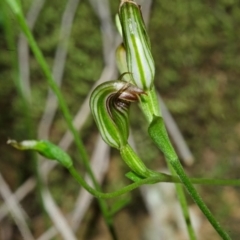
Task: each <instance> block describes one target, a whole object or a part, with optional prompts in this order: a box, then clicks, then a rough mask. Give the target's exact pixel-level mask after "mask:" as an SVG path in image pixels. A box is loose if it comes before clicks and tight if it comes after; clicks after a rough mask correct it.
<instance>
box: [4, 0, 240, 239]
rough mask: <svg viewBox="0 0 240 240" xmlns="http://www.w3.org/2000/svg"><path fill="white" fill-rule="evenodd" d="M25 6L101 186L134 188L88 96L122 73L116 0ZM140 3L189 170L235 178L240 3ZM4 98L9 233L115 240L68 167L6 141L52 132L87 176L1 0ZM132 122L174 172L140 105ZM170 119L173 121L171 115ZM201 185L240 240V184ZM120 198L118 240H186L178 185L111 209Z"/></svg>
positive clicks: (204, 230) (33, 1) (197, 215)
mask: <svg viewBox="0 0 240 240" xmlns="http://www.w3.org/2000/svg"><path fill="white" fill-rule="evenodd" d="M21 2H22V7H23V11H24V14H25V16H26V19H27V21H28V24H29V26H30V28H31V29H32V32H33V35H34V37H35V39H36V41H37V43H38V45H39V47H40V49H41V50H42V52H43V55H44V57H45V58H46V61H47V63H48V65H49V67H50V69H51V71H52V74H53V76H54V79H55V80H56V81H57V82H58V85H59V86H60V88H61V91H62V94H63V96H64V98H65V100H66V102H67V105H68V106H69V109H70V111H71V114H72V116H73V118H74V123H75V125H76V127H77V129H78V130H79V134H80V135H81V137H82V139H83V142H84V144H85V147H86V150H87V152H88V154H89V156H90V157H91V159H92V160H91V163H92V166H93V169H95V171H96V176H97V178H98V180H99V182H100V183H101V185H102V189H103V191H105V192H110V191H114V190H117V189H118V188H121V187H123V186H125V185H127V184H129V183H130V181H129V180H127V179H126V178H125V177H124V174H125V173H126V172H127V171H128V169H127V167H126V166H125V165H124V163H123V162H122V161H121V159H120V157H119V155H118V152H117V151H115V150H112V149H111V150H110V149H109V148H108V147H107V146H106V145H105V144H104V143H102V142H101V139H100V138H99V136H98V130H97V128H96V125H95V123H94V122H93V119H92V117H91V115H90V114H89V107H88V94H89V93H90V92H91V91H92V89H93V86H94V84H99V83H101V82H103V81H107V80H113V79H117V77H118V72H117V69H116V66H115V62H114V61H115V60H114V57H115V49H116V47H117V46H118V44H119V43H120V42H121V38H120V36H119V35H118V33H117V30H116V28H115V25H114V18H115V14H116V13H117V11H118V4H119V1H112V0H111V1H110V0H109V1H108V0H89V1H87V0H68V1H66V0H61V1H55V0H52V1H44V0H25V1H21ZM137 2H138V3H139V4H142V9H143V16H144V18H145V20H146V24H147V26H148V30H149V36H150V40H151V43H152V52H153V57H154V59H155V65H156V78H155V83H156V88H157V90H158V92H159V93H160V94H161V98H162V99H163V101H164V103H165V105H166V106H167V109H168V110H169V112H170V113H171V114H170V117H171V116H172V117H173V119H174V121H175V123H176V124H177V126H178V128H179V130H180V132H181V134H182V137H183V138H184V140H183V139H181V140H180V141H181V146H180V147H179V142H178V141H179V138H176V134H175V132H174V131H173V133H172V134H171V136H172V139H173V142H174V145H175V146H176V147H177V149H178V153H179V154H180V157H181V160H182V162H183V165H184V167H185V169H186V171H187V173H188V175H189V176H192V177H205V178H221V179H237V178H238V176H239V169H240V145H239V141H240V94H239V91H240V81H239V79H240V31H238V28H239V25H240V8H239V7H240V6H239V5H240V4H239V2H238V1H236V0H218V1H215V0H211V1H210V0H209V1H199V0H192V1H188V0H182V1H177V0H172V1H167V0H155V1H150V0H148V1H146V0H145V1H144V0H142V1H140V0H139V1H137ZM18 79H20V81H18ZM0 96H1V98H0V112H1V114H0V124H1V128H0V134H1V138H0V150H1V151H0V152H1V159H0V204H1V205H0V239H3V240H9V239H14V240H18V239H40V240H43V239H98V240H100V239H111V236H110V234H109V232H108V229H107V227H106V224H105V223H104V220H103V217H102V214H101V212H100V210H99V207H98V203H97V201H96V200H95V199H94V198H92V197H91V195H89V194H87V193H86V192H85V191H83V190H82V189H81V188H80V186H79V185H78V184H77V183H76V181H75V180H74V179H72V177H71V176H70V175H69V173H68V172H67V171H66V170H65V169H63V168H62V167H61V166H58V165H57V166H56V167H55V163H54V162H49V161H45V160H44V159H42V158H40V157H39V156H38V155H35V154H34V153H31V152H20V151H17V150H15V149H13V148H11V147H10V146H8V145H7V144H6V141H7V139H8V138H13V139H16V140H19V141H20V140H24V139H29V138H34V139H36V138H38V139H49V140H51V141H52V142H54V143H55V144H59V145H60V146H61V147H62V148H63V149H65V150H67V151H68V153H69V154H70V155H71V156H72V158H73V159H74V161H75V165H76V167H77V169H78V170H79V172H80V173H81V174H83V176H84V167H83V165H82V163H81V162H80V161H79V159H80V156H79V153H78V151H77V149H76V145H75V144H74V143H73V141H72V137H71V134H69V133H68V132H67V125H66V123H65V120H64V117H63V115H62V113H61V111H60V109H59V108H58V107H57V104H56V100H55V98H54V95H53V94H52V93H51V92H50V91H49V89H48V85H47V82H46V79H45V76H44V75H43V73H42V70H41V68H40V67H39V64H38V63H37V61H36V59H35V57H34V56H33V54H32V52H31V50H29V47H28V45H27V43H26V40H25V38H24V37H23V35H22V34H21V31H20V28H19V26H18V23H17V21H16V19H15V17H14V15H13V13H12V12H11V10H10V9H9V8H8V7H7V6H5V4H3V3H1V5H0ZM130 118H131V129H132V136H133V137H132V139H133V141H134V144H135V146H136V149H137V151H138V153H139V156H140V157H141V158H142V159H143V160H144V162H145V163H146V165H147V166H149V167H150V168H152V169H163V170H165V169H166V164H165V160H164V158H163V156H162V154H161V153H160V152H159V151H158V150H157V149H156V148H155V146H154V145H153V144H152V142H151V141H150V139H149V137H148V136H147V124H146V120H145V119H144V117H143V116H142V114H141V113H140V110H139V108H138V106H137V105H136V106H132V108H131V113H130ZM165 120H166V121H167V122H168V121H171V120H172V119H171V120H169V116H167V117H166V119H165ZM174 139H175V140H174ZM184 144H186V146H188V147H187V148H186V146H185V145H184ZM182 145H183V146H182ZM183 149H185V150H183ZM186 149H187V150H186ZM181 151H183V152H184V151H185V152H186V151H187V153H186V154H184V153H182V154H181ZM197 189H198V191H199V192H200V195H201V196H202V198H203V200H204V201H205V202H206V204H207V206H209V208H210V209H211V211H212V212H213V214H214V216H215V217H216V219H218V220H219V222H220V223H221V225H222V226H223V227H224V228H225V229H226V230H227V231H228V232H229V234H230V236H231V237H232V239H238V238H239V236H240V230H239V224H240V203H239V198H240V191H239V188H237V187H229V186H227V187H221V186H219V187H211V186H197ZM13 193H15V195H12V194H13ZM117 200H121V201H122V202H124V203H125V204H126V206H125V207H123V208H122V209H121V210H120V211H118V212H117V213H116V214H115V216H114V226H115V228H116V232H117V235H118V237H119V239H131V240H132V239H149V240H155V239H156V240H157V239H163V240H165V239H177V240H181V239H183V240H184V239H188V236H187V234H186V229H185V226H184V221H183V219H182V216H181V211H180V209H179V204H178V201H177V197H176V193H175V189H174V185H172V184H156V185H154V186H144V187H141V188H139V189H137V190H134V191H133V192H131V193H129V194H126V195H124V196H122V197H119V199H111V200H108V201H107V202H108V204H109V205H110V206H113V205H114V204H115V203H116V201H117ZM188 202H189V206H190V211H191V216H192V219H193V223H194V226H195V228H196V233H197V235H198V239H204V240H215V239H220V238H219V236H218V235H217V234H216V233H215V231H214V230H213V228H212V227H211V225H210V224H209V223H208V221H207V220H206V218H205V217H204V216H203V215H202V214H201V212H200V211H199V209H198V208H197V207H196V206H195V204H194V202H193V201H192V200H191V198H190V197H188Z"/></svg>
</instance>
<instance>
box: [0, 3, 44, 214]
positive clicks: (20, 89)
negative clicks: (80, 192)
mask: <svg viewBox="0 0 240 240" xmlns="http://www.w3.org/2000/svg"><path fill="white" fill-rule="evenodd" d="M0 6H1V9H2V12H3V14H4V18H3V19H4V21H3V22H4V32H5V36H6V42H7V45H8V49H10V51H9V54H10V56H11V65H12V79H13V81H14V84H15V87H16V89H17V93H18V96H19V97H20V101H21V113H22V114H23V117H24V125H25V128H24V130H25V132H26V135H27V138H28V139H34V138H35V135H36V133H35V131H34V124H33V121H32V117H31V112H32V106H31V103H30V102H29V99H27V97H26V95H25V91H24V86H23V84H22V79H21V78H20V76H19V64H18V56H17V51H16V49H15V48H16V44H15V36H14V33H13V29H14V28H13V26H11V23H10V21H9V17H8V13H7V8H6V5H5V3H4V2H1V3H0ZM30 156H31V159H33V168H34V173H35V176H36V179H37V187H36V188H37V195H38V199H39V202H40V205H41V207H42V210H43V211H44V207H43V202H42V197H41V189H42V181H41V178H40V177H39V173H38V161H37V156H36V153H35V152H31V153H30Z"/></svg>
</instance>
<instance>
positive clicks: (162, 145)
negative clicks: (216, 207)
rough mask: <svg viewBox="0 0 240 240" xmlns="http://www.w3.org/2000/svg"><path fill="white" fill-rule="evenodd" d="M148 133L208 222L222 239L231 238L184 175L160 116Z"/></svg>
mask: <svg viewBox="0 0 240 240" xmlns="http://www.w3.org/2000/svg"><path fill="white" fill-rule="evenodd" d="M148 130H149V135H150V137H151V138H152V140H153V141H154V142H155V144H156V145H157V146H158V148H159V149H160V150H161V151H162V152H163V153H164V155H165V157H166V159H167V160H168V162H169V163H170V164H171V166H172V167H173V169H174V170H175V172H176V173H177V175H178V177H179V178H180V179H181V181H182V183H183V184H184V186H185V187H186V189H187V190H188V192H189V194H190V195H191V196H192V198H193V200H194V201H195V202H196V204H197V205H198V207H199V208H200V209H201V210H202V212H203V213H204V215H205V216H206V217H207V219H208V220H209V222H210V223H211V224H212V226H213V227H214V228H215V230H216V231H217V232H218V233H219V235H220V236H221V237H222V238H223V239H226V240H228V239H231V238H230V237H229V235H228V234H227V233H226V232H225V231H224V230H223V228H222V227H221V226H220V224H219V223H218V222H217V220H216V219H215V218H214V216H213V215H212V213H211V212H210V210H209V209H208V207H207V206H206V205H205V203H204V202H203V200H202V198H201V197H200V196H199V194H198V192H197V191H196V189H195V188H194V186H193V184H192V182H191V180H190V179H189V178H188V176H187V175H186V173H185V171H184V169H183V167H182V165H181V163H180V161H179V160H178V157H177V155H176V153H175V151H174V149H173V147H172V144H171V142H170V140H169V138H168V134H167V131H166V129H165V125H164V123H163V120H162V118H161V117H155V118H154V120H153V121H152V123H151V124H150V126H149V129H148Z"/></svg>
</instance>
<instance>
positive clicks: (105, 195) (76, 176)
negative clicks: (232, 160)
mask: <svg viewBox="0 0 240 240" xmlns="http://www.w3.org/2000/svg"><path fill="white" fill-rule="evenodd" d="M68 171H69V172H70V174H71V175H72V176H73V178H74V179H75V180H76V181H77V182H78V183H79V184H80V185H81V186H83V187H84V188H85V189H86V190H87V191H88V192H89V193H91V194H92V195H93V196H95V197H96V198H104V199H108V198H114V197H118V196H120V195H122V194H125V193H127V192H130V191H132V190H134V189H136V188H138V187H139V186H142V185H144V184H153V183H158V182H168V183H181V184H183V183H182V181H181V180H180V179H179V178H178V177H174V176H170V175H167V174H165V175H166V177H164V175H161V176H155V177H149V178H144V179H141V180H138V181H137V182H135V183H132V184H130V185H128V186H125V187H123V188H121V189H119V190H117V191H114V192H111V193H103V192H100V191H98V190H96V189H94V188H92V187H91V186H90V185H88V183H87V182H85V180H84V179H83V178H82V177H81V175H79V173H78V172H77V171H76V169H75V168H74V166H71V167H70V168H68ZM190 181H191V182H192V183H193V184H205V185H209V186H211V185H213V186H216V185H221V186H224V185H225V186H229V185H230V186H240V180H223V179H214V180H213V179H207V178H204V179H198V178H190Z"/></svg>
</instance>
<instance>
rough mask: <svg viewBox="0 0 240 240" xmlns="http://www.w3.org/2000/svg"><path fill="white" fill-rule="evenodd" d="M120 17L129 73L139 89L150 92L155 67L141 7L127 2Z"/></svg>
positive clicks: (122, 5)
mask: <svg viewBox="0 0 240 240" xmlns="http://www.w3.org/2000/svg"><path fill="white" fill-rule="evenodd" d="M119 17H120V21H121V25H122V33H123V41H124V46H125V48H126V54H127V65H128V71H129V72H131V73H132V76H133V82H134V83H135V84H136V85H137V86H138V87H139V88H141V89H144V90H149V89H151V88H152V86H153V80H154V75H155V67H154V60H153V57H152V54H151V46H150V42H149V38H148V35H147V33H146V29H145V25H144V22H143V18H142V15H141V10H140V7H139V6H138V5H137V4H136V3H135V2H133V1H125V2H123V3H122V4H121V5H120V9H119Z"/></svg>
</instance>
